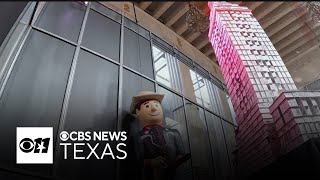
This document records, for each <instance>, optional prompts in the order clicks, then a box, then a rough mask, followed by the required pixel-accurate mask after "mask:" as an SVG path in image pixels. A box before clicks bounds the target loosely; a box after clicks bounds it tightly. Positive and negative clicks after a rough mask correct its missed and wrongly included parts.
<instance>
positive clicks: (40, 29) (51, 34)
mask: <svg viewBox="0 0 320 180" xmlns="http://www.w3.org/2000/svg"><path fill="white" fill-rule="evenodd" d="M122 16H123V15H122ZM85 19H86V18H85ZM32 29H35V30H38V31H41V32H43V33H46V34H48V35H50V36H53V37H55V38H57V39H60V40H62V41H64V42H67V43H69V44H72V45H75V46H79V44H78V43H73V42H71V41H69V40H67V39H65V38H63V37H60V36H58V35H55V34H53V33H50V32H48V31H46V30H43V29H42V28H38V27H35V26H32ZM122 29H123V28H122ZM82 31H83V29H82ZM79 38H80V37H79ZM122 43H123V41H122ZM23 44H24V43H23ZM23 44H22V45H23ZM121 47H122V46H121ZM81 48H82V49H84V50H87V51H89V52H91V53H93V54H95V55H98V56H99V54H98V53H95V52H94V51H91V50H88V49H86V48H83V47H81ZM100 57H102V58H103V59H106V60H108V61H111V62H113V63H115V64H117V65H120V66H123V65H122V64H119V63H118V62H115V61H113V60H111V59H109V58H107V57H104V56H103V55H100ZM124 68H126V69H128V70H130V71H132V72H134V73H136V74H138V75H139V76H142V77H144V78H146V79H148V80H150V81H152V82H154V83H155V84H156V85H160V84H159V83H157V82H155V80H153V79H150V78H149V77H146V76H144V75H142V74H141V73H139V72H136V71H134V70H132V69H130V68H128V67H125V66H124ZM120 81H121V80H120ZM160 86H161V85H160ZM162 87H163V88H165V89H167V88H166V87H165V86H162ZM156 88H157V86H156ZM167 90H169V91H170V92H173V93H174V94H176V95H178V96H180V97H182V98H183V102H184V108H185V101H186V100H188V101H190V102H192V103H193V104H196V105H197V106H198V107H201V108H203V109H205V110H207V111H208V112H210V113H213V114H215V113H214V112H212V111H211V110H210V109H207V108H205V107H202V106H201V105H200V106H199V105H198V104H197V103H195V102H193V101H192V100H190V99H189V98H186V97H184V95H183V94H181V93H180V92H176V91H175V90H172V89H167ZM119 94H121V93H119ZM218 117H220V116H218ZM220 118H221V119H222V120H224V119H223V118H222V117H220ZM224 121H225V122H227V123H228V124H230V125H233V124H231V123H230V122H228V121H226V120H224ZM233 126H234V125H233ZM187 131H188V128H187ZM188 134H189V133H188ZM19 172H21V170H19ZM25 174H29V175H31V174H34V173H32V172H26V173H25ZM37 176H38V175H37ZM44 178H47V177H44ZM49 179H50V178H49Z"/></svg>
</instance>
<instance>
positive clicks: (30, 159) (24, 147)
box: [16, 127, 53, 164]
mask: <svg viewBox="0 0 320 180" xmlns="http://www.w3.org/2000/svg"><path fill="white" fill-rule="evenodd" d="M51 139H53V128H52V127H17V139H16V153H17V156H16V158H17V164H52V163H53V142H52V140H51Z"/></svg>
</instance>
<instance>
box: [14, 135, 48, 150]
mask: <svg viewBox="0 0 320 180" xmlns="http://www.w3.org/2000/svg"><path fill="white" fill-rule="evenodd" d="M49 142H50V138H44V139H42V138H37V139H35V140H32V139H30V138H24V139H22V140H21V141H20V146H19V147H20V150H21V151H22V152H25V153H29V152H32V151H33V152H34V153H47V152H48V148H49Z"/></svg>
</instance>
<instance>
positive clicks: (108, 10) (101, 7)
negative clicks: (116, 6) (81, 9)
mask: <svg viewBox="0 0 320 180" xmlns="http://www.w3.org/2000/svg"><path fill="white" fill-rule="evenodd" d="M90 9H91V10H94V11H95V12H97V13H99V14H101V15H103V16H105V17H107V18H109V19H112V20H113V21H115V22H118V23H121V22H123V20H122V15H121V14H119V13H117V12H116V11H114V10H112V9H111V8H108V7H106V6H104V5H102V4H101V3H100V2H98V1H95V2H92V3H91V6H90ZM103 11H104V12H103ZM104 13H106V14H104ZM108 14H114V15H115V16H120V17H119V18H120V19H119V21H117V20H115V19H113V18H112V17H109V15H108Z"/></svg>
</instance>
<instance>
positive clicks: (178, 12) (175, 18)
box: [165, 4, 189, 27]
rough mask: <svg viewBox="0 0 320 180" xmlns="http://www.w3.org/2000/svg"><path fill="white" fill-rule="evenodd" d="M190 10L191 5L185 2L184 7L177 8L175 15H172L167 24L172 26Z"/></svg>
mask: <svg viewBox="0 0 320 180" xmlns="http://www.w3.org/2000/svg"><path fill="white" fill-rule="evenodd" d="M188 10H189V5H187V4H185V5H183V7H181V8H178V9H176V11H175V12H174V13H173V14H174V15H173V16H172V17H169V18H168V19H167V20H166V21H165V25H166V26H168V27H170V26H171V25H172V24H174V23H175V22H177V21H178V20H179V19H180V18H181V17H182V16H183V15H184V14H186V13H187V11H188Z"/></svg>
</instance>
